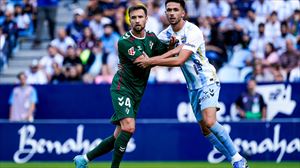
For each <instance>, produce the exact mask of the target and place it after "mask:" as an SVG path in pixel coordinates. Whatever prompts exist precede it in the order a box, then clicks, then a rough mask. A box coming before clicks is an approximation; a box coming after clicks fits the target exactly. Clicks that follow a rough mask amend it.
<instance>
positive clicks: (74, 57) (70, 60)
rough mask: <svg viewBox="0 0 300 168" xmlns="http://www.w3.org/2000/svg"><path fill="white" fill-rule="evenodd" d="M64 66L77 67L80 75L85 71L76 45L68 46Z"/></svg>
mask: <svg viewBox="0 0 300 168" xmlns="http://www.w3.org/2000/svg"><path fill="white" fill-rule="evenodd" d="M63 66H64V68H66V67H68V66H72V67H75V69H76V71H77V74H79V75H81V74H82V73H83V65H82V63H81V60H80V58H79V55H78V54H77V53H76V50H75V48H74V47H71V46H69V47H68V49H67V55H66V57H65V59H64V61H63Z"/></svg>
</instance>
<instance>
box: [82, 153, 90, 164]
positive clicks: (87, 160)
mask: <svg viewBox="0 0 300 168" xmlns="http://www.w3.org/2000/svg"><path fill="white" fill-rule="evenodd" d="M83 158H84V160H85V161H86V162H89V159H88V158H87V156H86V154H85V155H83Z"/></svg>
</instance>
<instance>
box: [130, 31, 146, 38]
mask: <svg viewBox="0 0 300 168" xmlns="http://www.w3.org/2000/svg"><path fill="white" fill-rule="evenodd" d="M129 33H130V34H131V35H132V36H133V37H134V38H136V39H140V40H143V39H145V37H146V34H147V32H146V31H145V35H144V37H136V36H135V35H133V33H132V31H131V30H130V31H129Z"/></svg>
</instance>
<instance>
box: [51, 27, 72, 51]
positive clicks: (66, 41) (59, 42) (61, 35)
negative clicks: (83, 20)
mask: <svg viewBox="0 0 300 168" xmlns="http://www.w3.org/2000/svg"><path fill="white" fill-rule="evenodd" d="M50 45H51V46H53V47H56V48H57V50H58V53H59V54H60V55H62V56H65V55H66V52H67V47H68V46H72V47H75V46H76V43H75V41H74V40H73V39H72V38H71V37H70V36H67V32H66V30H65V29H63V28H61V29H59V30H58V38H55V39H54V40H52V41H51V43H50Z"/></svg>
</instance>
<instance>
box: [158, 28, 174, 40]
mask: <svg viewBox="0 0 300 168" xmlns="http://www.w3.org/2000/svg"><path fill="white" fill-rule="evenodd" d="M173 34H174V32H173V30H172V27H171V26H168V27H167V28H165V29H164V30H163V31H161V32H160V33H159V35H158V38H159V39H160V40H167V39H170V37H171V36H172V35H173Z"/></svg>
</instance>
